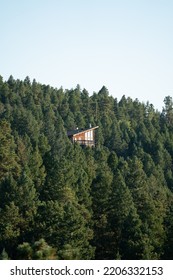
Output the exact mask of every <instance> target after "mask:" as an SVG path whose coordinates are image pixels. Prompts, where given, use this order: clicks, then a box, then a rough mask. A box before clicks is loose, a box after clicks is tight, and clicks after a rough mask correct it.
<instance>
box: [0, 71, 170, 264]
mask: <svg viewBox="0 0 173 280" xmlns="http://www.w3.org/2000/svg"><path fill="white" fill-rule="evenodd" d="M163 106H164V109H163V111H162V112H158V111H156V110H155V109H154V107H153V106H152V105H151V104H149V103H147V104H144V103H141V102H140V101H138V100H137V99H136V100H132V99H131V98H126V97H125V96H123V97H122V98H121V100H119V101H118V100H117V99H116V98H113V97H112V96H109V93H108V90H107V89H106V88H105V87H103V88H102V89H101V90H100V91H99V92H98V93H93V95H92V96H89V94H88V92H87V90H85V89H84V90H81V89H80V86H77V87H76V88H75V89H70V90H63V89H62V88H60V89H56V88H53V87H51V86H49V85H44V84H40V83H37V82H36V81H35V80H33V81H32V82H31V81H30V79H29V78H28V77H26V78H25V80H24V81H20V80H15V79H14V78H13V77H12V76H10V78H9V79H8V81H6V82H4V81H3V78H2V77H0V257H1V259H172V258H173V234H172V233H173V101H172V98H171V97H166V98H165V100H164V103H163ZM90 124H91V125H92V126H96V125H98V126H99V129H97V134H96V147H95V148H89V147H85V148H83V147H81V146H80V145H79V144H72V143H71V142H70V140H69V139H68V137H67V131H68V130H69V129H74V128H76V127H79V128H88V127H89V125H90Z"/></svg>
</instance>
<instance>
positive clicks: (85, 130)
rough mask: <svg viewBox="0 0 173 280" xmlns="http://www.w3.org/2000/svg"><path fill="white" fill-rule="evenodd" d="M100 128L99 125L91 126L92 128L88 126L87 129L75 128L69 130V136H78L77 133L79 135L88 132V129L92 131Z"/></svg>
mask: <svg viewBox="0 0 173 280" xmlns="http://www.w3.org/2000/svg"><path fill="white" fill-rule="evenodd" d="M96 128H98V126H95V127H91V128H87V129H74V130H69V131H67V135H68V136H76V135H79V134H81V133H83V132H88V131H91V130H94V129H96Z"/></svg>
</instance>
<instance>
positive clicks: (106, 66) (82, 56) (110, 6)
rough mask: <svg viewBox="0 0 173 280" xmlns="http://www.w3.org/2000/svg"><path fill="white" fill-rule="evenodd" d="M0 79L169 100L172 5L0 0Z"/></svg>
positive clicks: (136, 0)
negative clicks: (30, 81)
mask: <svg viewBox="0 0 173 280" xmlns="http://www.w3.org/2000/svg"><path fill="white" fill-rule="evenodd" d="M0 30H1V32H0V35H1V40H0V75H1V76H3V78H4V80H6V79H8V77H9V76H10V75H11V74H12V75H13V77H14V78H15V79H17V78H19V79H24V78H25V77H26V76H29V77H30V78H31V80H32V79H33V78H35V79H36V80H37V81H38V82H41V83H44V84H50V85H52V86H55V87H57V88H59V87H61V86H62V87H63V88H64V89H66V88H68V89H70V88H75V87H76V85H77V84H80V86H81V88H82V89H83V88H86V89H87V90H88V91H89V93H90V94H92V93H93V91H96V92H98V91H99V89H100V88H101V87H102V86H103V85H105V86H106V87H107V88H108V90H109V93H110V95H113V96H114V97H117V98H118V100H119V99H120V98H121V97H122V95H126V96H130V97H132V98H133V99H134V98H138V99H139V100H140V101H144V102H146V101H147V100H149V102H150V103H152V104H153V105H154V107H155V108H158V109H159V110H161V109H162V106H163V99H164V97H165V96H167V95H171V96H172V95H173V1H172V0H28V1H26V0H0Z"/></svg>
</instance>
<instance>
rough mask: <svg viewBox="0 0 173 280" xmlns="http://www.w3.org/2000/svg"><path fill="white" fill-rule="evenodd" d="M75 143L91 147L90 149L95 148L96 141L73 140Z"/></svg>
mask: <svg viewBox="0 0 173 280" xmlns="http://www.w3.org/2000/svg"><path fill="white" fill-rule="evenodd" d="M73 142H76V143H78V144H79V145H81V146H89V147H92V146H95V141H94V140H78V139H76V140H73Z"/></svg>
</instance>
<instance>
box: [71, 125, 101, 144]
mask: <svg viewBox="0 0 173 280" xmlns="http://www.w3.org/2000/svg"><path fill="white" fill-rule="evenodd" d="M97 128H98V126H95V127H90V128H88V129H75V130H70V131H68V132H67V135H68V137H69V139H70V140H71V141H72V143H75V142H77V143H79V145H81V146H89V147H94V146H95V129H97Z"/></svg>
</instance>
